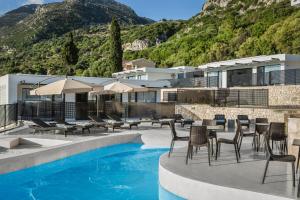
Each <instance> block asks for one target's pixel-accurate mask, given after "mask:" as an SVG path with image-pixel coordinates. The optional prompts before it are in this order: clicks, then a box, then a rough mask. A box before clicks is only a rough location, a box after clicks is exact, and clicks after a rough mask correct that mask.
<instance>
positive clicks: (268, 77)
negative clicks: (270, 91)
mask: <svg viewBox="0 0 300 200" xmlns="http://www.w3.org/2000/svg"><path fill="white" fill-rule="evenodd" d="M198 68H199V69H201V70H203V71H204V76H205V79H206V86H207V87H217V88H230V87H240V86H242V87H247V86H268V85H293V84H294V85H297V84H300V79H299V77H300V55H289V54H277V55H268V56H255V57H248V58H240V59H234V60H226V61H220V62H213V63H207V64H205V65H200V66H199V67H198Z"/></svg>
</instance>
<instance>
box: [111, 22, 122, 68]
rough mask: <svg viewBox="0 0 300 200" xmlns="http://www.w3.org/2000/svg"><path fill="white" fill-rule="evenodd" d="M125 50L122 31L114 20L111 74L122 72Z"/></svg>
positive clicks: (112, 23)
mask: <svg viewBox="0 0 300 200" xmlns="http://www.w3.org/2000/svg"><path fill="white" fill-rule="evenodd" d="M122 60H123V50H122V41H121V29H120V25H119V23H118V21H117V20H116V18H113V19H112V22H111V26H110V65H111V66H110V67H111V73H114V72H119V71H122V69H123V67H122Z"/></svg>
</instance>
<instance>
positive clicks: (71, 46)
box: [62, 32, 79, 76]
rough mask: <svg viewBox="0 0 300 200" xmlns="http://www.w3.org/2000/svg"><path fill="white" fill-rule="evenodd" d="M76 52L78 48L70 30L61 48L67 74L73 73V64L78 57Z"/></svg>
mask: <svg viewBox="0 0 300 200" xmlns="http://www.w3.org/2000/svg"><path fill="white" fill-rule="evenodd" d="M78 52H79V50H78V48H77V46H76V44H75V43H74V40H73V34H72V32H70V33H69V35H68V39H67V40H66V42H65V43H64V46H63V50H62V54H63V60H64V63H65V64H66V65H67V66H68V72H67V75H69V76H72V75H74V71H75V69H74V66H75V65H76V64H77V62H78V59H79V55H78Z"/></svg>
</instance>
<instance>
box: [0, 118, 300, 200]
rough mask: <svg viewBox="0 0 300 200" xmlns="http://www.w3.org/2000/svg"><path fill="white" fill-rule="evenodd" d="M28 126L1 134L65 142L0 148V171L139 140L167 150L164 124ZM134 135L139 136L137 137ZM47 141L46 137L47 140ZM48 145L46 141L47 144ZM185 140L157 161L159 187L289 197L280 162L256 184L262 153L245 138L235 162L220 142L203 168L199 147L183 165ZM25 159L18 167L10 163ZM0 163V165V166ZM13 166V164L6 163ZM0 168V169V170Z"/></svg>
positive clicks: (186, 193) (190, 195)
mask: <svg viewBox="0 0 300 200" xmlns="http://www.w3.org/2000/svg"><path fill="white" fill-rule="evenodd" d="M176 130H177V131H178V133H179V135H182V136H186V135H188V134H189V130H188V129H187V128H181V127H179V126H177V127H176ZM30 132H31V130H30V129H20V130H18V131H16V130H14V131H11V132H7V133H6V134H5V135H0V139H1V138H3V137H22V138H31V139H33V140H39V139H43V140H50V141H51V140H56V141H65V142H67V143H63V144H57V145H55V144H52V145H50V146H49V145H48V146H47V145H45V144H44V145H36V144H27V145H21V146H19V147H17V148H15V149H3V150H0V173H1V172H2V173H3V172H5V170H4V171H3V168H6V170H7V169H8V171H13V170H17V169H19V168H22V167H23V168H24V167H30V166H32V165H36V164H40V163H44V162H49V161H52V160H56V159H59V158H63V157H66V156H70V155H73V154H76V153H80V152H82V151H87V150H91V149H95V148H99V147H101V146H103V145H111V144H117V143H124V142H130V141H133V140H136V139H137V138H140V139H141V140H142V142H143V143H144V145H143V148H169V146H170V141H171V133H170V128H169V127H167V126H164V127H163V128H160V126H158V125H157V126H154V127H152V126H151V125H150V124H149V123H142V124H141V125H140V126H139V128H138V129H136V128H133V129H132V130H129V129H127V128H125V129H122V130H116V131H115V132H114V133H113V132H112V131H109V132H106V131H105V130H104V129H92V130H91V133H90V134H87V133H85V134H83V135H82V134H81V133H80V132H79V133H76V134H74V135H69V136H68V137H67V138H65V137H64V135H54V134H52V133H48V134H36V135H33V134H32V133H30ZM218 135H219V137H225V138H226V137H228V138H232V137H233V135H234V133H233V132H229V133H219V134H218ZM137 136H139V137H137ZM48 142H49V141H48ZM47 144H48V143H47ZM186 146H187V142H176V143H175V151H174V153H173V154H172V155H171V158H168V157H167V156H166V155H163V156H162V157H161V160H160V171H159V174H160V184H161V185H162V187H164V189H166V190H168V191H170V192H172V193H174V194H176V195H178V196H181V197H183V198H186V199H205V200H210V199H213V200H216V199H223V200H227V199H230V200H240V199H243V200H248V199H249V200H253V199H265V200H269V199H272V200H277V199H278V200H279V199H280V200H281V199H295V198H296V188H293V187H292V178H291V166H289V165H287V164H284V163H271V164H270V168H269V171H268V175H267V179H266V184H264V185H262V184H261V178H262V174H263V169H264V166H265V161H264V159H265V155H264V153H263V152H260V153H254V152H253V151H252V149H251V139H246V140H244V142H243V146H242V150H241V156H242V159H241V163H239V164H237V163H236V160H235V155H234V151H233V147H232V146H231V145H223V146H222V150H221V157H220V158H219V159H218V161H214V159H213V160H212V166H211V167H208V161H207V152H206V150H205V149H204V148H203V150H201V151H200V152H199V153H198V154H197V155H196V156H195V157H194V159H193V160H192V161H191V160H190V161H189V164H188V165H185V156H186ZM22 161H23V162H24V163H25V165H24V164H23V166H20V165H18V164H16V163H22ZM3 166H4V167H3ZM11 166H14V167H11ZM1 168H2V169H1Z"/></svg>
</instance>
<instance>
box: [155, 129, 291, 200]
mask: <svg viewBox="0 0 300 200" xmlns="http://www.w3.org/2000/svg"><path fill="white" fill-rule="evenodd" d="M233 135H234V133H233V132H232V133H219V134H218V137H223V138H232V137H233ZM221 148H222V149H221V156H220V157H218V160H217V161H216V160H215V159H214V158H213V160H212V165H211V167H209V166H208V158H207V150H206V148H205V147H203V148H202V150H201V151H200V152H198V154H196V155H195V156H194V158H193V160H190V159H189V164H188V165H186V164H185V158H186V148H179V149H176V150H175V152H174V153H173V154H171V157H170V158H168V156H167V155H163V156H162V157H161V159H160V183H161V185H162V186H163V187H164V188H165V189H167V190H169V191H171V192H173V193H175V194H177V195H178V196H181V197H184V198H187V199H205V200H215V199H223V200H227V199H230V200H241V199H243V200H248V199H249V200H254V199H260V200H261V199H264V200H267V199H272V200H275V199H296V194H297V182H296V187H295V188H294V187H293V186H292V167H291V164H287V163H279V162H270V165H269V169H268V173H267V177H266V181H265V184H261V181H262V175H263V172H264V167H265V164H266V161H265V160H264V159H265V158H266V156H265V153H264V152H259V153H257V152H254V151H253V150H252V138H247V139H246V138H244V140H243V144H242V148H241V160H240V163H238V164H237V163H236V158H235V152H234V147H233V145H228V144H222V147H221ZM296 181H297V179H296Z"/></svg>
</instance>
